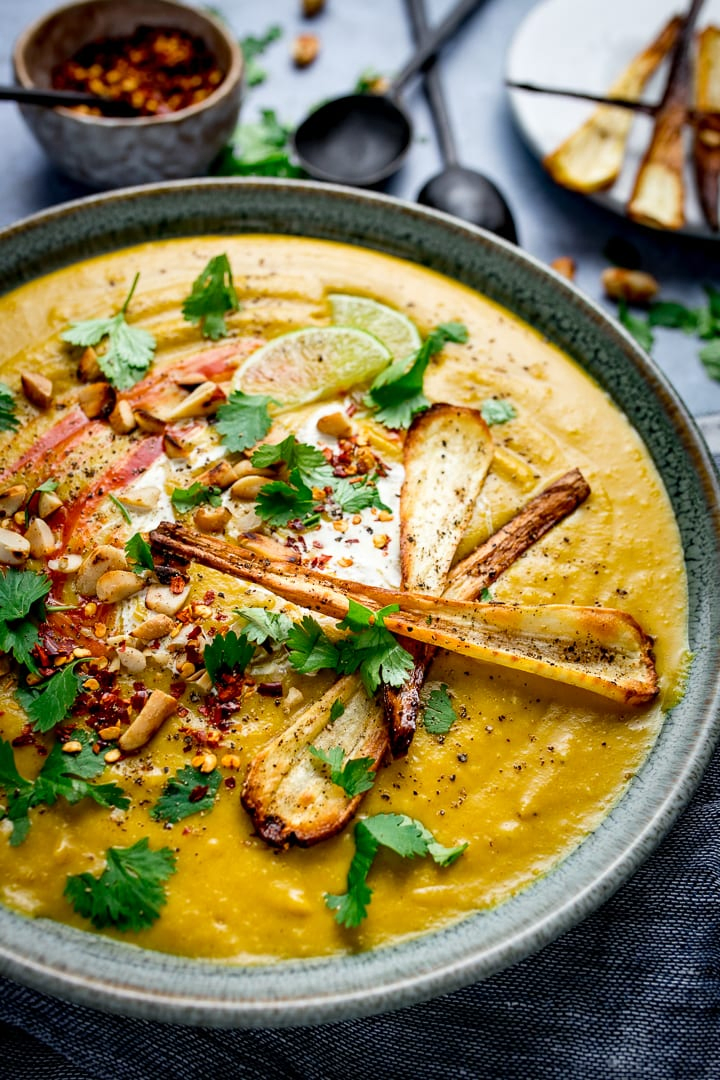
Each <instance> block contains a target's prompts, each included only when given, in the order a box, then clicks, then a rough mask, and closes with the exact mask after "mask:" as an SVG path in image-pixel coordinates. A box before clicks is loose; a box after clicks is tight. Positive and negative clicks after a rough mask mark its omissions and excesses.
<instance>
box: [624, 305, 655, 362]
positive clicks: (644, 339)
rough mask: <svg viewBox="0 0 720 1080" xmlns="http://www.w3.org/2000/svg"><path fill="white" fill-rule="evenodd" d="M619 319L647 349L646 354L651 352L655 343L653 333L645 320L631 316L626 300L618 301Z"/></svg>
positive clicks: (642, 346)
mask: <svg viewBox="0 0 720 1080" xmlns="http://www.w3.org/2000/svg"><path fill="white" fill-rule="evenodd" d="M618 319H619V320H620V323H621V324H622V325H623V326H624V327H625V329H626V330H627V331H628V332H629V333H630V334H632V336H633V337H634V338H635V340H636V341H637V343H638V345H640V347H641V348H643V349H645V350H646V352H650V350H651V349H652V347H653V345H654V343H655V338H654V336H653V332H652V330H651V329H650V328H649V326H648V324H647V323H646V322H645V321H644V319H638V318H637V317H636V316H635V315H631V314H630V312H629V311H628V306H627V304H626V302H625V301H624V300H620V301H618Z"/></svg>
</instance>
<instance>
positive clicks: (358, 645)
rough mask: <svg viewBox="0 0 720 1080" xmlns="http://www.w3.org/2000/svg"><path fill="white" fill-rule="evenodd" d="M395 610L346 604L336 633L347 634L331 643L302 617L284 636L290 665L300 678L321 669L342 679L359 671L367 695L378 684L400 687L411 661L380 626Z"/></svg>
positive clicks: (391, 636) (395, 640)
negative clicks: (377, 609)
mask: <svg viewBox="0 0 720 1080" xmlns="http://www.w3.org/2000/svg"><path fill="white" fill-rule="evenodd" d="M397 610H398V608H397V605H396V604H391V605H389V606H388V607H386V608H382V609H381V610H380V611H375V612H372V611H370V610H369V608H366V607H363V605H362V604H358V603H356V602H355V601H354V600H350V601H349V610H348V613H347V615H346V616H345V618H344V619H343V620H342V622H339V623H338V629H339V630H349V631H350V633H349V634H348V635H347V636H346V637H344V638H340V639H338V640H337V641H331V640H330V638H329V637H328V636H327V634H326V633H325V631H324V630H323V629H322V627H321V626H320V625H319V624H318V623H317V622H316V621H315V619H313V617H312V616H311V615H306V616H305V617H304V618H303V620H302V622H301V623H295V625H294V626H293V629H292V630H291V631H290V633H289V634H288V638H287V641H286V643H285V644H286V645H287V648H288V650H289V660H290V663H291V664H292V666H293V667H294V668H295V670H296V671H299V672H301V673H302V674H310V673H312V672H314V671H320V670H321V669H323V668H332V669H333V670H335V671H337V672H339V673H340V674H343V675H349V674H352V673H353V672H355V671H359V672H360V678H361V679H362V682H363V686H364V687H365V690H366V691H367V693H368V694H370V695H372V694H374V693H375V691H376V690H377V688H378V687H379V685H380V683H381V682H384V683H387V684H388V685H389V686H402V684H403V683H404V681H405V679H406V678H407V676H408V674H409V673H410V671H412V669H413V659H412V657H411V656H410V653H408V652H407V651H406V650H405V649H403V647H402V645H400V644H399V643H398V641H397V639H396V638H395V637H394V636H393V635H392V634H391V633H390V631H389V630H387V629H386V628H385V625H384V616H385V615H387V614H389V613H390V612H392V611H397Z"/></svg>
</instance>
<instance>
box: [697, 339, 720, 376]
mask: <svg viewBox="0 0 720 1080" xmlns="http://www.w3.org/2000/svg"><path fill="white" fill-rule="evenodd" d="M698 355H699V357H700V360H701V361H702V364H703V367H704V368H705V370H706V371H707V373H708V375H709V376H710V378H711V379H718V380H719V381H720V338H715V340H714V341H710V342H709V343H708V344H707V345H704V346H703V347H702V349H701V350H700V352H699V354H698Z"/></svg>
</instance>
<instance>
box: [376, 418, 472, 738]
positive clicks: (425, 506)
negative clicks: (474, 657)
mask: <svg viewBox="0 0 720 1080" xmlns="http://www.w3.org/2000/svg"><path fill="white" fill-rule="evenodd" d="M492 455H493V443H492V435H491V434H490V429H489V428H488V426H487V424H486V423H485V421H484V420H483V418H482V416H481V414H480V412H479V411H478V410H477V409H467V408H460V407H459V406H456V405H444V404H437V405H433V406H431V408H429V409H428V410H427V411H426V412H424V413H421V414H420V415H419V416H417V417H416V418H415V420H414V421H413V422H412V424H411V425H410V430H409V431H408V434H407V438H406V440H405V446H404V448H403V457H404V462H403V463H404V466H405V479H404V481H403V486H402V491H401V493H400V573H401V582H402V587H403V589H407V590H409V591H410V592H428V593H432V594H434V595H438V596H439V595H441V594H442V592H443V590H444V588H445V585H446V582H447V574H448V571H449V569H450V566H451V565H452V561H453V558H454V556H455V551H456V549H457V546H458V544H459V543H460V539H461V537H462V535H463V533H464V532H465V529H466V528H467V526H468V523H469V521H470V518H471V516H472V512H473V507H474V506H475V503H476V502H477V498H478V495H479V494H480V491H481V489H482V486H483V484H484V483H485V477H486V476H487V473H488V469H489V468H490V463H491V461H492ZM401 644H402V646H403V648H405V649H407V651H408V652H409V653H410V654H411V656H412V658H413V660H414V661H415V666H414V668H413V670H412V672H411V674H410V677H409V679H408V681H407V682H406V684H405V685H404V686H403V687H401V688H395V687H390V686H385V687H383V707H384V709H385V717H386V719H387V721H388V728H389V732H390V745H391V748H392V752H393V756H394V757H400V756H402V755H403V754H406V753H407V750H408V747H409V746H410V743H411V741H412V737H413V735H414V734H415V725H416V721H417V715H418V711H419V709H420V690H421V688H422V685H423V682H424V681H425V673H426V671H427V665H428V663H429V661H430V658H431V656H432V647H431V646H429V645H425V644H422V643H419V642H416V641H414V640H413V639H407V638H403V639H402V640H401ZM401 701H402V702H403V703H404V707H401Z"/></svg>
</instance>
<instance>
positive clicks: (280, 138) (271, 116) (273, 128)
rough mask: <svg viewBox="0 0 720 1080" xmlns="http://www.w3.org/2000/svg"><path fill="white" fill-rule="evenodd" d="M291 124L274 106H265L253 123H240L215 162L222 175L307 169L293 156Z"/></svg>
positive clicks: (274, 173) (275, 173) (289, 172)
mask: <svg viewBox="0 0 720 1080" xmlns="http://www.w3.org/2000/svg"><path fill="white" fill-rule="evenodd" d="M291 135H292V128H290V127H289V126H287V125H285V124H281V123H280V121H279V120H278V118H277V116H276V114H275V112H274V111H273V110H272V109H263V110H262V112H261V114H260V120H259V121H258V122H257V123H254V124H240V125H239V127H237V128H236V129H235V134H234V135H233V137H232V140H231V142H230V144H229V145H228V146H226V147H225V149H224V150H223V151H222V153H221V154H220V156H219V158H218V160H217V161H216V162H215V164H214V166H213V172H214V173H216V174H217V175H220V176H281V177H285V178H294V177H300V176H305V175H306V173H305V172H304V170H303V169H301V168H300V167H299V166H298V165H296V164H295V163H294V161H292V159H291V153H292V145H291Z"/></svg>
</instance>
